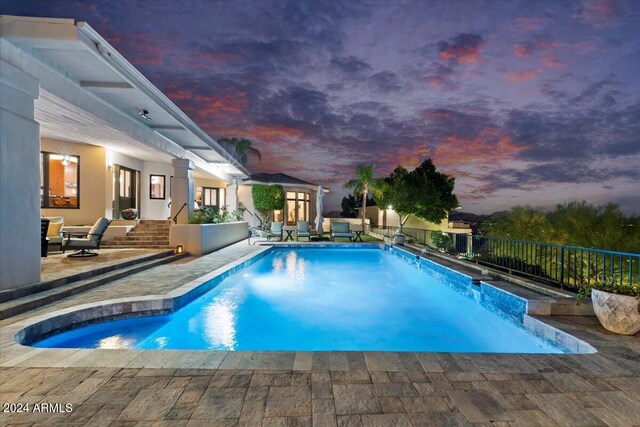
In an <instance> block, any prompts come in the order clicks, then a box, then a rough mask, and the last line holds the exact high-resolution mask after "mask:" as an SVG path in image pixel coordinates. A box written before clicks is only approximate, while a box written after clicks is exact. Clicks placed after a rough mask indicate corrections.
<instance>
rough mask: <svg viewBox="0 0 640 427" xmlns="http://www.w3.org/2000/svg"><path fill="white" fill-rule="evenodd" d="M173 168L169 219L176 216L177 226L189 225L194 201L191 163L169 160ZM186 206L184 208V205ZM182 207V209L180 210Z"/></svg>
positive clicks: (185, 160)
mask: <svg viewBox="0 0 640 427" xmlns="http://www.w3.org/2000/svg"><path fill="white" fill-rule="evenodd" d="M171 165H172V166H173V189H172V190H171V218H174V217H175V216H176V215H177V214H178V212H180V209H182V211H181V212H180V215H178V224H187V223H189V216H190V215H192V214H193V203H194V199H195V194H194V189H193V178H192V177H191V173H192V172H191V171H192V170H193V162H191V160H187V159H173V160H171ZM185 203H186V204H187V206H184V204H185ZM183 206H184V208H182V207H183Z"/></svg>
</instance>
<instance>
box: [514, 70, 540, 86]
mask: <svg viewBox="0 0 640 427" xmlns="http://www.w3.org/2000/svg"><path fill="white" fill-rule="evenodd" d="M541 72H542V70H526V71H517V72H515V73H509V74H507V75H506V77H507V80H508V81H509V82H510V83H517V82H522V81H525V80H531V79H534V78H536V77H537V76H538V75H539V74H540V73H541Z"/></svg>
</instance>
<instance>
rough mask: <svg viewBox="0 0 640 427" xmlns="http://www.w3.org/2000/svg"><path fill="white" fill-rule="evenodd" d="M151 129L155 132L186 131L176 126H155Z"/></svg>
mask: <svg viewBox="0 0 640 427" xmlns="http://www.w3.org/2000/svg"><path fill="white" fill-rule="evenodd" d="M149 127H150V128H151V129H153V130H186V129H185V128H183V127H182V126H175V125H153V126H149Z"/></svg>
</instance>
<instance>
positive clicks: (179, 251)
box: [176, 245, 184, 254]
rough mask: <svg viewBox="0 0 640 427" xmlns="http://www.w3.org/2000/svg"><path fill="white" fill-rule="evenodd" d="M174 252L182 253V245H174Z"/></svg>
mask: <svg viewBox="0 0 640 427" xmlns="http://www.w3.org/2000/svg"><path fill="white" fill-rule="evenodd" d="M176 253H177V254H181V253H184V248H183V247H182V245H178V246H176Z"/></svg>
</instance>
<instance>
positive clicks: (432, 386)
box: [0, 241, 640, 426]
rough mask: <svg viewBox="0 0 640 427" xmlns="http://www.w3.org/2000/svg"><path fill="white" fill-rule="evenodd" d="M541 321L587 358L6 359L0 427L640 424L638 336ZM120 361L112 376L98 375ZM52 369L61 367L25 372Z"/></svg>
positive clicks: (168, 283)
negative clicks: (8, 408)
mask: <svg viewBox="0 0 640 427" xmlns="http://www.w3.org/2000/svg"><path fill="white" fill-rule="evenodd" d="M257 250H259V248H258V247H256V246H250V245H247V243H246V241H245V242H241V243H238V244H236V245H233V246H230V247H228V248H225V249H223V250H221V251H218V252H216V253H214V254H210V255H207V256H204V257H201V258H185V259H182V260H180V261H178V262H176V263H173V264H170V265H165V266H160V267H156V268H154V269H152V270H148V271H145V272H143V273H141V274H136V275H132V276H129V277H127V278H126V279H121V280H118V281H115V282H112V283H109V284H107V285H104V286H102V287H100V288H97V289H93V290H91V291H87V292H85V293H82V294H79V295H75V296H73V297H70V298H67V299H64V300H61V301H58V302H56V303H53V304H51V305H48V306H45V307H42V308H40V309H38V310H34V311H32V312H28V313H24V314H21V315H18V316H15V317H12V318H8V319H5V320H3V321H1V322H0V328H2V331H4V330H5V328H6V327H9V326H10V325H12V324H13V323H15V322H18V321H20V320H24V319H28V318H30V317H32V316H35V315H38V314H45V313H49V312H53V311H55V310H59V309H61V308H67V307H72V306H74V305H78V304H84V303H88V302H95V301H100V300H105V299H111V298H116V297H118V298H119V297H125V296H126V297H132V296H142V295H147V294H163V293H167V292H169V291H171V290H173V289H175V288H177V287H179V286H180V285H182V284H184V283H186V282H189V281H191V280H193V279H195V278H197V277H200V276H202V275H203V274H205V273H207V272H209V271H211V270H214V269H215V268H217V267H220V266H223V265H226V264H228V263H229V262H232V261H234V260H236V259H238V258H241V257H242V256H245V255H247V254H250V253H253V252H254V251H257ZM541 319H542V320H544V321H545V322H547V323H550V324H553V325H554V326H556V327H559V328H560V329H563V330H565V331H567V332H569V333H571V334H573V335H575V336H577V337H579V338H581V339H583V340H586V341H588V342H589V343H590V344H592V345H593V346H594V347H596V348H597V349H598V353H596V354H586V355H533V354H509V355H504V354H462V353H413V352H406V353H396V352H241V351H239V352H216V355H217V356H216V357H217V360H212V359H211V356H210V355H211V354H212V353H211V352H204V351H176V350H155V351H144V352H143V351H141V350H138V351H136V353H135V354H134V355H133V357H132V354H131V353H128V352H130V350H101V351H100V352H101V353H99V354H100V355H102V354H107V356H106V357H103V356H99V355H98V353H92V352H93V350H74V349H67V350H59V351H58V352H56V353H50V352H51V350H41V351H38V350H35V351H33V352H31V353H29V355H28V356H27V357H25V358H23V359H21V360H17V359H14V360H13V361H14V362H15V363H14V364H15V366H12V367H6V366H4V367H0V370H1V375H0V378H1V379H0V401H1V402H2V403H3V404H4V403H21V402H23V403H28V404H29V405H30V408H31V412H29V413H1V421H0V423H1V424H2V425H12V424H15V425H17V424H20V425H53V424H64V425H114V426H117V425H159V426H161V425H171V426H174V425H175V426H180V425H221V426H222V425H246V426H256V425H265V426H266V425H276V426H286V425H318V426H324V425H341V426H359V425H365V426H367V425H370V426H387V425H393V426H402V425H415V426H418V425H540V426H549V425H560V426H582V425H584V426H593V425H624V426H626V425H640V338H639V337H638V336H633V337H622V336H615V335H613V334H610V333H608V332H606V331H605V330H604V329H603V328H602V327H601V326H600V325H599V323H598V321H597V319H595V318H594V317H585V316H553V317H541ZM6 335H7V334H2V337H1V345H2V348H0V359H2V360H3V362H6V360H7V359H10V358H12V357H11V355H9V354H7V353H6V351H3V349H5V348H6V346H7V345H10V343H11V342H12V339H13V338H12V337H11V336H6ZM2 353H5V354H2ZM51 354H56V357H58V359H56V360H51ZM125 354H127V356H126V361H127V362H126V365H125V367H124V368H123V367H109V365H111V366H114V364H115V365H118V364H119V358H120V362H121V361H122V360H124V359H122V358H123V357H125V356H124V355H125ZM16 360H17V362H16ZM62 362H64V363H62ZM56 363H61V364H62V365H64V366H68V367H64V368H63V367H46V368H44V367H37V366H38V365H39V364H40V365H43V366H53V365H55V364H56ZM88 364H90V365H91V366H92V367H91V366H87V365H88ZM74 365H76V366H74ZM77 365H80V366H77ZM166 366H172V368H170V369H169V368H166ZM176 366H177V367H176ZM42 402H46V403H61V404H65V403H71V404H72V405H73V411H72V412H65V413H42V412H39V413H35V412H33V405H34V404H36V403H42ZM63 406H64V405H63Z"/></svg>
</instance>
